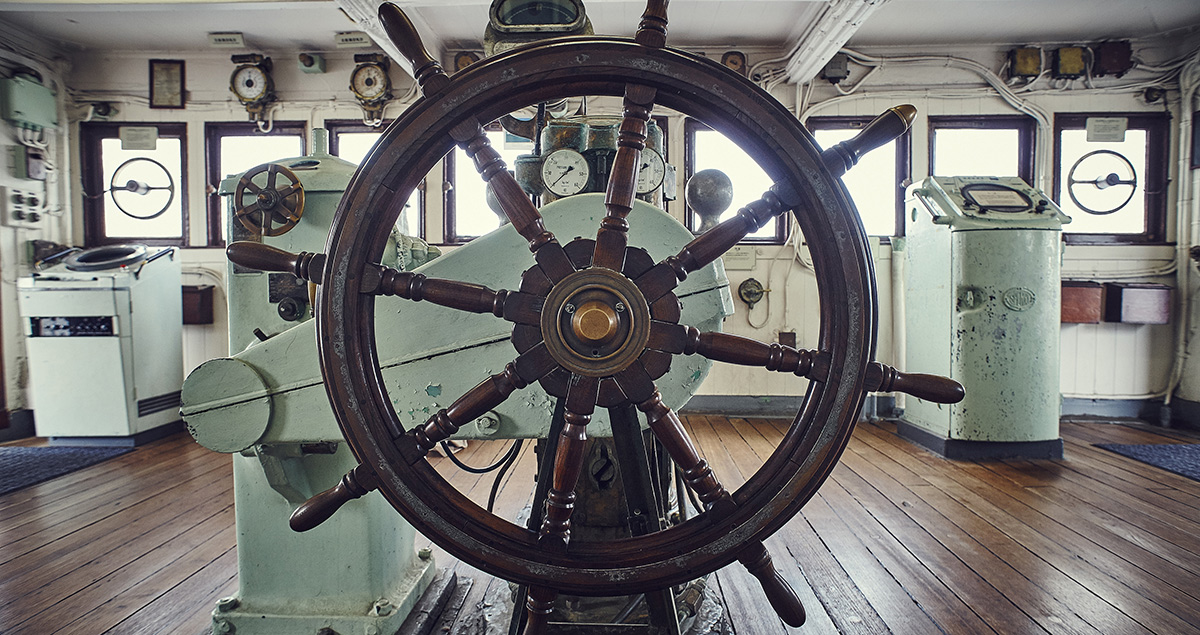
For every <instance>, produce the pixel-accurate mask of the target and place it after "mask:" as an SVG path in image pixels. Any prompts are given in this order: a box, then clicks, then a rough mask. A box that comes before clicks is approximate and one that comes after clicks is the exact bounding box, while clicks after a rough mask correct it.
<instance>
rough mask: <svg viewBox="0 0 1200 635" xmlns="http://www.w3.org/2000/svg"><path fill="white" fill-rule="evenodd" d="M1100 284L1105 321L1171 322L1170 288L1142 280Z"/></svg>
mask: <svg viewBox="0 0 1200 635" xmlns="http://www.w3.org/2000/svg"><path fill="white" fill-rule="evenodd" d="M1104 287H1105V289H1104V321H1105V322H1124V323H1125V324H1169V323H1170V322H1171V287H1169V286H1167V285H1165V284H1153V283H1144V282H1107V283H1105V284H1104Z"/></svg>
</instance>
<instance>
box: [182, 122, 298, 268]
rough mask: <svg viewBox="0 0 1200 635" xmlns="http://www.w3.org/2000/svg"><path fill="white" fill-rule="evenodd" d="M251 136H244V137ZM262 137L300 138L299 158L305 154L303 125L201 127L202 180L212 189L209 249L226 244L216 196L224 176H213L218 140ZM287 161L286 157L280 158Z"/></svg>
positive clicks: (221, 124) (220, 202)
mask: <svg viewBox="0 0 1200 635" xmlns="http://www.w3.org/2000/svg"><path fill="white" fill-rule="evenodd" d="M247 132H248V133H251V134H245V133H247ZM256 134H257V135H263V136H282V135H297V134H298V135H299V136H300V154H301V156H304V155H307V154H308V150H309V149H308V124H307V122H304V121H275V122H273V123H272V125H271V131H270V132H262V131H261V130H259V128H258V123H257V122H253V121H209V122H205V124H204V178H205V182H206V183H207V184H209V185H211V186H212V187H213V191H212V193H208V194H206V197H207V199H208V201H207V202H208V210H207V213H208V222H207V226H208V241H207V243H208V245H207V246H209V247H224V246H225V243H226V240H225V239H224V238H223V237H221V236H222V233H223V231H224V228H223V227H222V226H221V205H223V204H224V201H223V200H222V197H221V196H220V195H219V194H217V189H219V188H220V186H221V181H222V180H224V178H225V176H224V175H222V174H218V173H217V162H218V161H219V160H220V158H221V139H222V138H224V137H234V136H237V137H245V136H253V135H256ZM281 158H289V157H281Z"/></svg>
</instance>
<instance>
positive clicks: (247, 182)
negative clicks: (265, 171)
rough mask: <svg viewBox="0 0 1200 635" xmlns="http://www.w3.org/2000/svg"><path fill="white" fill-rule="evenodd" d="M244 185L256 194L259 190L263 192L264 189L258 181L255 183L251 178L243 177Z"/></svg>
mask: <svg viewBox="0 0 1200 635" xmlns="http://www.w3.org/2000/svg"><path fill="white" fill-rule="evenodd" d="M242 185H245V186H246V189H248V190H250V193H251V194H255V195H257V194H258V193H259V192H261V191H262V190H263V189H262V188H261V187H259V186H258V184H257V183H255V182H254V181H251V180H250V179H246V178H243V179H242Z"/></svg>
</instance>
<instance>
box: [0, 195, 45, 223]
mask: <svg viewBox="0 0 1200 635" xmlns="http://www.w3.org/2000/svg"><path fill="white" fill-rule="evenodd" d="M45 205H46V203H45V195H44V194H43V193H42V192H38V191H36V190H25V189H20V188H15V187H7V188H6V187H0V211H2V212H3V215H4V216H3V218H0V221H3V224H4V225H6V226H8V227H24V228H27V229H41V227H42V218H43V217H45V215H46V214H45Z"/></svg>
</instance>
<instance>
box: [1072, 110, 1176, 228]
mask: <svg viewBox="0 0 1200 635" xmlns="http://www.w3.org/2000/svg"><path fill="white" fill-rule="evenodd" d="M1089 119H1092V120H1093V125H1094V126H1095V125H1097V124H1099V125H1101V126H1103V124H1105V123H1108V124H1110V125H1113V124H1115V128H1110V129H1109V134H1110V135H1111V136H1110V137H1109V138H1114V139H1121V140H1119V141H1088V131H1087V127H1088V120H1089ZM1105 120H1106V121H1105ZM1122 122H1123V125H1124V128H1125V130H1124V133H1123V134H1122V133H1121V131H1120V128H1121V127H1122ZM1169 124H1170V120H1169V118H1168V116H1167V115H1166V114H1162V113H1143V114H1060V115H1058V116H1056V117H1055V118H1054V158H1055V169H1054V174H1055V179H1054V198H1055V200H1056V201H1058V204H1059V207H1061V208H1062V210H1063V212H1065V213H1066V215H1067V216H1070V217H1071V222H1070V223H1069V224H1067V225H1064V226H1063V233H1064V235H1065V236H1066V240H1067V242H1072V243H1106V242H1161V241H1163V240H1164V239H1165V224H1166V192H1167V169H1166V166H1167V160H1168V158H1167V152H1168V138H1167V135H1168V126H1169ZM1101 138H1103V133H1102V132H1101ZM1072 172H1074V173H1072ZM1086 210H1091V213H1089V212H1088V211H1086Z"/></svg>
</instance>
